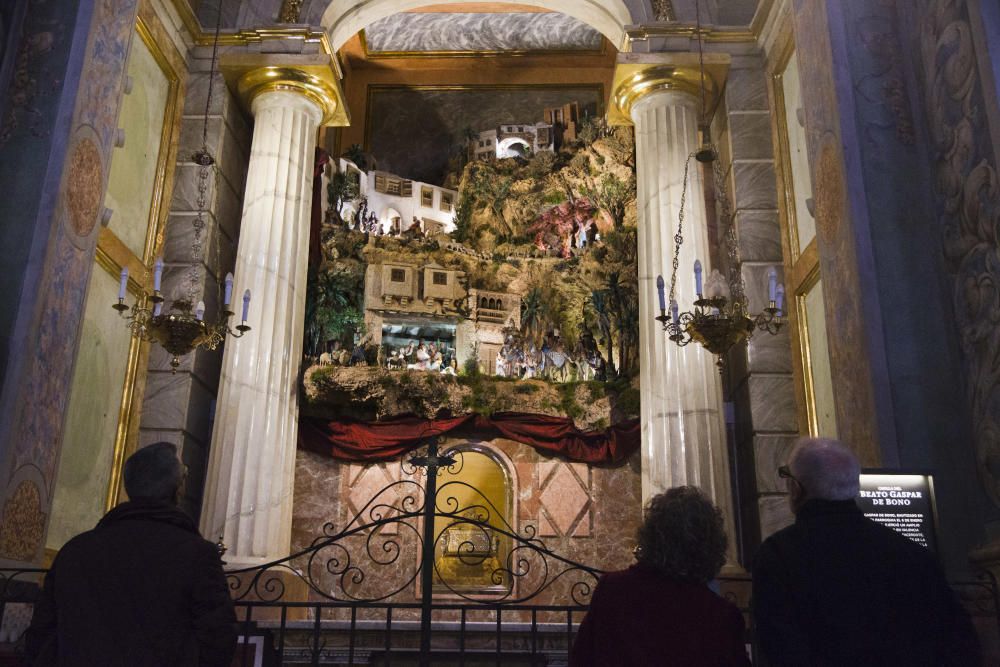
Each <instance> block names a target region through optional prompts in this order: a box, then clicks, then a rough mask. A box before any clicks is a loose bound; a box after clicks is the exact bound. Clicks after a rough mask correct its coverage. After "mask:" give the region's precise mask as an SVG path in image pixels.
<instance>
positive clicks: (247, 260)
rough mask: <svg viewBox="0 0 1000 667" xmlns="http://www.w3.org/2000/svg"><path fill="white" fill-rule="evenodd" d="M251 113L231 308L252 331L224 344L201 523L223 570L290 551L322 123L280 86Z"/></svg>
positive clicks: (310, 105)
mask: <svg viewBox="0 0 1000 667" xmlns="http://www.w3.org/2000/svg"><path fill="white" fill-rule="evenodd" d="M251 110H252V113H253V117H254V130H253V140H252V144H251V150H250V165H249V169H248V171H247V184H246V194H245V198H244V203H243V218H242V224H241V228H240V241H239V247H238V250H237V256H236V271H235V275H236V288H235V289H234V292H233V301H234V303H235V304H236V306H237V307H238V306H239V305H240V297H241V296H242V294H243V291H244V290H245V289H250V290H251V293H252V297H253V298H252V302H251V309H250V317H249V321H248V324H250V326H252V327H253V330H252V331H250V332H249V333H248V334H247V335H246V336H245V337H243V338H242V339H241V340H239V341H230V342H228V343H227V345H226V350H225V354H224V356H223V362H222V375H221V380H220V391H219V399H218V403H217V409H216V416H215V430H214V432H213V435H212V449H211V453H210V457H209V465H208V474H207V478H206V485H205V501H204V506H203V509H202V519H201V530H202V534H203V535H205V536H206V537H208V538H210V539H215V538H216V537H218V536H220V535H221V536H222V538H223V540H224V541H225V543H226V546H227V547H228V552H227V554H226V560H227V561H228V562H230V564H256V563H261V562H266V561H268V560H272V559H275V558H280V557H282V556H285V555H287V554H288V550H289V544H290V538H291V519H292V490H293V486H294V472H295V443H296V436H297V432H298V370H299V361H300V359H301V357H302V333H303V326H304V316H305V294H306V271H307V265H308V260H309V213H310V204H311V201H312V158H313V151H314V146H315V137H316V131H317V129H318V127H319V123H320V120H321V118H322V116H323V113H322V109H321V108H320V105H319V104H317V102H316V101H315V100H314V99H311V98H310V97H308V96H305V95H302V94H300V93H298V92H292V91H287V90H280V89H279V90H272V91H268V92H264V93H261V94H260V95H258V96H256V97H255V98H254V99H253V101H252V103H251ZM234 310H236V308H234Z"/></svg>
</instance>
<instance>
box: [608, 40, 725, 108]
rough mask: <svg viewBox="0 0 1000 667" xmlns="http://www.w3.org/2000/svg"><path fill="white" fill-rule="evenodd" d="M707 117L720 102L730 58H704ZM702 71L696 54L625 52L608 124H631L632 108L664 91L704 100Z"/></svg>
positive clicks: (613, 89) (619, 64)
mask: <svg viewBox="0 0 1000 667" xmlns="http://www.w3.org/2000/svg"><path fill="white" fill-rule="evenodd" d="M704 62H705V68H704V85H705V106H706V112H707V114H706V115H709V116H710V115H711V113H712V111H714V109H715V107H716V105H717V104H718V103H719V99H720V94H721V91H722V88H723V86H724V84H725V79H726V73H727V71H728V69H729V56H728V55H727V54H721V53H706V54H705V57H704ZM701 86H702V70H701V67H700V61H699V58H698V54H696V53H663V54H660V53H653V54H632V53H624V54H620V55H619V57H618V62H617V64H616V65H615V76H614V81H613V83H612V85H611V99H610V101H609V103H608V122H609V123H611V124H612V125H631V124H632V108H633V107H634V106H635V104H636V102H638V101H639V100H641V99H642V98H644V97H645V96H647V95H649V94H651V93H655V92H659V91H664V90H673V91H677V92H681V93H687V94H689V95H691V96H693V97H694V98H695V99H697V100H698V101H699V102H700V100H701Z"/></svg>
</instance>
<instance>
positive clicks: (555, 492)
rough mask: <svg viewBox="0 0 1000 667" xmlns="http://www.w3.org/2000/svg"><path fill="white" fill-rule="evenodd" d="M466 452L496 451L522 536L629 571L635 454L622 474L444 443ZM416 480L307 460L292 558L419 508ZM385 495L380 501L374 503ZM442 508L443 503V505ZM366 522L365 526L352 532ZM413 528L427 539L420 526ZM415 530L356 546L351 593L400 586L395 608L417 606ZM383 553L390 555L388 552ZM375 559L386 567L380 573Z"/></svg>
mask: <svg viewBox="0 0 1000 667" xmlns="http://www.w3.org/2000/svg"><path fill="white" fill-rule="evenodd" d="M467 444H475V446H477V447H479V448H480V449H484V448H485V449H488V450H491V451H492V452H493V453H494V454H495V456H496V458H497V459H499V460H501V461H502V462H503V464H502V465H503V466H504V467H506V468H507V473H508V476H509V478H510V479H511V480H512V483H513V484H514V485H515V487H516V488H514V489H512V492H513V494H514V498H513V503H512V511H513V515H512V516H511V521H510V523H511V526H512V528H513V529H514V530H516V531H517V532H518V533H519V534H521V535H525V536H529V537H536V538H540V539H542V541H543V542H544V544H545V546H546V547H548V548H549V549H551V550H552V551H554V552H555V553H557V554H559V555H560V556H564V557H566V558H568V559H570V560H574V561H577V562H579V563H583V564H585V565H588V566H592V567H596V568H599V569H602V570H615V569H622V568H625V567H627V566H628V565H630V564H631V563H632V562H633V560H634V559H633V557H632V553H631V549H632V547H633V546H634V544H635V533H636V530H637V529H638V526H639V522H640V521H641V515H642V512H641V502H642V501H641V496H642V492H641V485H640V477H639V457H638V453H637V454H636V456H634V457H633V458H632V459H630V460H629V461H627V462H626V463H624V464H622V465H620V466H617V467H594V466H588V465H585V464H582V463H570V462H566V461H564V460H561V459H558V458H553V457H549V456H544V455H542V454H540V453H539V452H537V451H536V450H534V449H532V448H531V447H528V446H527V445H522V444H520V443H516V442H513V441H510V440H505V439H496V440H492V441H488V442H480V441H474V440H464V439H461V440H460V439H449V440H446V441H442V443H441V447H442V449H446V448H449V447H453V446H462V445H467ZM407 458H408V457H407ZM412 473H413V469H412V468H411V467H409V466H404V465H402V464H401V461H400V460H395V461H390V462H384V463H375V464H368V465H365V464H360V463H346V462H341V461H335V460H333V459H330V458H326V457H322V456H319V455H317V454H313V453H309V452H305V451H301V450H300V451H299V452H298V457H297V461H296V477H295V504H294V510H293V517H292V551H293V552H295V551H297V550H299V549H303V548H305V547H307V546H308V545H309V544H311V543H312V542H313V540H314V539H316V538H317V537H318V536H322V535H324V534H326V535H331V534H337V533H339V532H341V531H344V530H345V529H350V528H356V527H357V526H358V525H359V523H360V524H365V523H371V522H372V521H373V520H377V519H378V518H380V517H385V516H390V515H391V514H392V513H393V510H392V509H391V507H396V508H415V507H418V506H420V505H421V504H422V496H421V495H420V494H419V493H416V492H415V488H416V487H414V486H413V485H412V482H413V481H416V482H419V483H423V482H424V478H423V477H422V476H421V475H420V474H419V473H418V474H412ZM459 474H460V473H459ZM440 479H441V480H442V481H441V483H444V482H447V481H452V480H454V479H456V478H455V477H453V476H451V475H449V474H447V473H445V474H442V476H441V478H440ZM457 479H461V477H458V478H457ZM387 487H388V490H387V491H386V492H384V493H383V494H381V495H379V496H378V500H377V501H375V502H372V503H369V501H371V500H372V498H373V497H375V496H376V495H377V494H378V492H379V491H380V490H382V489H386V488H387ZM407 497H410V498H411V501H412V503H413V504H408V503H410V502H411V501H408V500H406V499H407ZM441 505H444V501H443V500H442V498H440V497H439V506H441ZM359 513H360V518H359V519H358V520H357V522H354V520H355V517H358V516H359ZM411 524H412V525H413V526H414V527H415V528H416V530H419V529H420V525H421V524H420V522H419V521H417V522H411ZM416 530H414V528H411V527H407V526H404V525H401V524H400V525H397V526H395V527H394V528H393V529H392V530H391V531H390V532H384V533H383V536H384V538H385V539H383V538H382V537H378V538H372V540H371V541H369V542H367V543H362V542H363V541H356V543H355V544H354V545H353V547H351V550H350V556H351V558H350V562H351V564H352V565H353V566H356V567H358V568H360V569H359V570H358V572H361V571H363V572H364V575H365V576H364V582H363V584H362V585H360V586H358V587H356V588H354V589H353V591H354V592H355V593H356V594H361V595H371V594H373V593H375V592H378V593H380V594H385V593H387V592H391V591H393V590H395V588H398V587H399V586H400V585H403V589H402V590H400V591H399V593H398V594H397V595H396V596H395V597H393V600H394V601H399V602H404V601H413V600H416V599H417V595H418V588H417V581H416V580H415V579H414V578H413V577H414V574H415V572H416V567H417V565H418V539H417V534H416ZM365 534H366V535H367V532H366V533H365ZM343 543H344V544H348V543H349V541H348V540H344V541H343ZM386 543H389V544H391V545H392V546H388V547H386V546H385V544H386ZM368 545H372V546H373V548H372V550H371V551H370V552H366V547H367V546H368ZM320 555H321V556H323V558H321V559H320V561H318V562H320V564H322V563H325V562H326V558H327V557H329V556H339V558H340V561H339V562H341V563H344V562H346V560H345V556H346V555H347V552H343V551H341V550H338V549H335V548H329V549H326V550H324V551H323V552H322V553H321V554H320ZM376 559H378V560H381V561H383V562H384V563H385V564H383V565H378V564H375V563H374V562H373V561H374V560H376ZM389 561H391V562H389ZM550 565H555V563H554V562H550ZM540 573H541V568H539V567H538V563H534V568H533V569H532V571H531V573H530V574H529V575H528V576H526V577H524V578H523V580H521V581H519V582H518V586H519V589H518V590H520V591H521V592H522V593H523V592H526V591H527V590H528V589H530V588H531V587H532V586H536V585H538V583H539V581H540V579H539V578H538V576H539V575H540ZM550 574H551V573H550ZM323 576H324V577H327V579H325V581H327V583H328V584H329V585H334V584H333V582H334V580H335V579H336V580H337V581H338V583H337V584H336V585H338V586H339V585H340V583H339V579H338V578H337V577H333V578H329V577H328V576H327V575H323ZM345 580H346V579H345ZM569 594H570V593H569V591H568V589H567V588H566V587H560V586H557V587H556V588H555V589H553V590H551V591H548V592H547V593H546V594H544V595H542V596H541V597H539V598H537V599H536V600H535V602H537V603H538V604H545V603H547V602H552V603H559V602H567V601H568V600H569V597H568V596H569Z"/></svg>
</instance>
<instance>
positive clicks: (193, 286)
mask: <svg viewBox="0 0 1000 667" xmlns="http://www.w3.org/2000/svg"><path fill="white" fill-rule="evenodd" d="M221 28H222V0H219V6H218V11H217V13H216V15H215V38H214V40H213V42H212V62H211V65H210V66H209V70H208V93H207V94H206V95H205V116H204V118H203V120H202V126H201V150H199V151H197V152H196V153H195V154H194V155H193V156H192V158H191V159H192V160H193V161H194V162H195V163H196V164H197V165H198V199H197V205H198V212H197V214H196V215H195V218H194V221H193V222H192V223H191V226H192V227H193V228H194V237H193V238H192V239H191V268H190V270H189V272H188V300H189V301H190V302H191V306H192V307H194V305H195V304H196V303H197V302H198V301H199V299H198V291H199V289H198V283H199V278H200V277H201V261H202V248H203V242H202V238H201V233H202V230H204V229H205V207H206V206H207V204H208V196H207V194H206V193H207V192H208V177H209V173H210V172H211V171H212V167H213V165H214V164H215V158H214V157H212V154H211V153H209V152H208V116H209V113H211V110H212V91H213V89H214V88H215V85H214V84H215V81H214V79H215V64H216V62H217V61H218V57H219V32H220V30H221ZM216 226H218V221H216ZM216 233H218V230H216ZM216 255H218V238H216Z"/></svg>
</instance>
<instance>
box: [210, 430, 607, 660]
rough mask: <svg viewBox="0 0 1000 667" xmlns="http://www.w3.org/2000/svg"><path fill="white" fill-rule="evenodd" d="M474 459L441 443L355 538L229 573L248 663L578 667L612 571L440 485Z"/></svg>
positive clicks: (334, 539)
mask: <svg viewBox="0 0 1000 667" xmlns="http://www.w3.org/2000/svg"><path fill="white" fill-rule="evenodd" d="M463 456H464V455H463V453H462V452H446V453H443V454H442V453H441V452H439V450H438V444H437V442H436V440H431V441H430V443H429V444H428V446H427V448H426V451H425V452H423V453H421V454H419V455H415V456H412V457H410V458H409V459H408V460H405V461H403V462H402V464H401V465H402V466H403V467H404V472H405V473H407V474H406V475H404V476H403V478H401V479H400V480H399V481H396V482H392V483H390V484H388V485H387V486H385V487H384V488H382V489H381V490H379V491H378V492H377V493H375V494H374V496H373V497H372V498H371V499H370V500H369V501H368V502H367V504H366V505H365V506H364V507H363V508H362V509H361V510H360V511H358V512H357V514H355V515H354V516H353V517H352V518H351V519H350V520H348V521H347V523H346V525H345V526H343V527H342V528H337V527H335V526H334V525H332V524H330V523H328V524H326V525H325V526H324V529H323V534H322V535H320V536H319V537H317V538H316V539H315V540H313V542H312V543H311V544H310V545H309V546H308V547H307V548H305V549H302V550H301V551H298V552H297V553H294V554H291V555H290V556H288V557H286V558H283V559H281V560H277V561H273V562H271V563H268V564H266V565H262V566H259V567H254V568H247V569H242V570H234V571H230V572H227V576H228V579H229V585H230V589H231V592H232V595H233V598H234V600H235V601H236V604H237V607H238V611H239V615H240V619H241V623H242V624H243V631H242V632H241V642H243V649H242V650H241V652H240V654H239V655H240V660H241V662H242V663H243V664H246V665H255V666H256V665H260V666H261V667H264V666H267V665H269V664H275V665H300V664H301V665H321V664H322V665H326V664H348V665H352V664H385V665H388V664H401V665H405V664H413V665H421V666H424V665H431V664H434V665H439V664H440V665H444V664H456V665H465V664H468V665H473V664H505V665H506V664H512V665H513V664H522V665H540V664H560V663H563V664H565V660H566V656H567V654H568V652H569V649H570V647H571V645H572V640H573V635H574V632H575V628H576V626H577V625H578V624H579V622H580V620H581V619H582V618H583V615H584V613H585V612H586V608H587V604H588V603H589V600H590V596H591V594H592V592H593V588H594V586H595V585H596V582H597V579H598V577H599V576H600V574H601V571H600V570H597V569H596V568H593V567H589V566H587V565H583V564H581V563H577V562H574V561H572V560H570V559H568V558H566V557H564V556H561V555H559V554H557V553H555V552H554V551H552V550H550V549H549V548H548V547H547V546H546V544H545V543H544V542H543V541H542V540H541V539H539V538H538V537H537V535H536V531H535V529H534V527H533V526H531V525H528V526H526V527H525V528H523V529H522V530H521V531H518V530H517V529H515V528H514V527H513V526H512V525H511V524H510V523H509V522H508V520H507V518H506V517H505V516H504V513H503V512H502V511H501V509H500V508H498V507H496V506H495V505H494V504H493V503H492V502H491V501H490V500H489V499H488V498H487V497H486V495H485V494H483V493H482V492H481V491H480V490H479V489H477V488H475V487H474V486H472V485H470V484H468V483H466V482H463V481H458V480H454V481H447V482H444V483H442V484H440V485H439V475H440V474H441V472H442V471H445V470H447V471H448V472H450V473H451V474H453V475H457V474H458V473H460V472H461V469H462V466H463V464H464V461H463ZM421 477H422V478H423V480H422V481H421V480H420V478H421ZM470 576H471V577H472V579H475V581H474V582H472V583H471V584H470V582H469V578H470ZM262 656H263V657H262Z"/></svg>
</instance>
